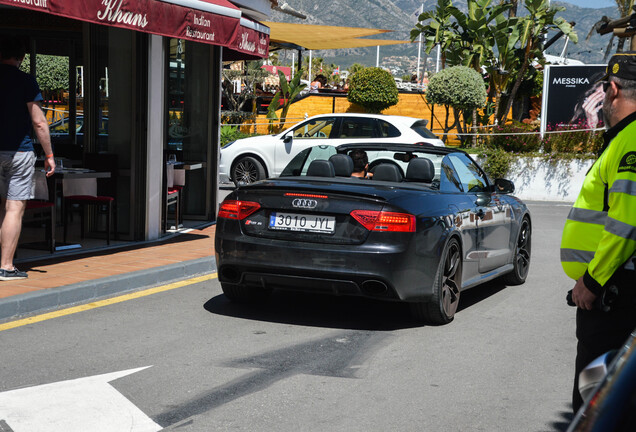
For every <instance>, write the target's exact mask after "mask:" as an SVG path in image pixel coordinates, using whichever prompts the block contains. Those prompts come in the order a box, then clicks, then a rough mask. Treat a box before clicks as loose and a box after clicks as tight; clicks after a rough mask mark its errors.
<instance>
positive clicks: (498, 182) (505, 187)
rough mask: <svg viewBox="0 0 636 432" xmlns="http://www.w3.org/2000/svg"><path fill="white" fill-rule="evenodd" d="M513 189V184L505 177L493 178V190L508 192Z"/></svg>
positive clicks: (502, 192) (511, 191)
mask: <svg viewBox="0 0 636 432" xmlns="http://www.w3.org/2000/svg"><path fill="white" fill-rule="evenodd" d="M514 191H515V184H514V183H513V182H511V181H510V180H506V179H495V190H494V191H493V192H496V193H501V194H510V193H513V192H514Z"/></svg>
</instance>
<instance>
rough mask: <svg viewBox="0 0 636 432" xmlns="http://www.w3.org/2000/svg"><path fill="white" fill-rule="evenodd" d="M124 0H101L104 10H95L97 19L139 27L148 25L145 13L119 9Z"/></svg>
mask: <svg viewBox="0 0 636 432" xmlns="http://www.w3.org/2000/svg"><path fill="white" fill-rule="evenodd" d="M123 1H124V0H102V5H104V10H100V11H98V12H97V19H99V20H101V21H109V22H113V23H124V24H128V25H132V26H136V27H140V28H144V27H146V26H147V25H148V19H147V18H146V14H141V13H135V12H130V11H126V10H122V9H121V4H122V3H123Z"/></svg>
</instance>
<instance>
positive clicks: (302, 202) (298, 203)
mask: <svg viewBox="0 0 636 432" xmlns="http://www.w3.org/2000/svg"><path fill="white" fill-rule="evenodd" d="M317 205H318V201H316V200H313V199H306V198H296V199H295V200H293V201H292V206H293V207H296V208H303V209H313V208H316V206H317Z"/></svg>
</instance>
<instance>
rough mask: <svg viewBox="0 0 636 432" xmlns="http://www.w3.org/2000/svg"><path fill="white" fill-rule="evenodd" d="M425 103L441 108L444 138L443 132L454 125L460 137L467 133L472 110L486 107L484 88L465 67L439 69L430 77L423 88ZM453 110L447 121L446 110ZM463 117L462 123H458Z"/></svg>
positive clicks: (475, 76) (447, 111)
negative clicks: (450, 118)
mask: <svg viewBox="0 0 636 432" xmlns="http://www.w3.org/2000/svg"><path fill="white" fill-rule="evenodd" d="M426 101H427V102H428V103H430V104H436V105H443V106H444V108H445V110H446V116H445V120H444V138H443V141H444V142H446V137H447V133H448V132H449V131H450V130H451V129H453V128H454V127H455V126H457V131H458V132H459V133H460V134H462V133H463V132H464V131H468V130H469V119H472V118H473V112H476V111H474V110H477V109H479V108H485V106H486V85H485V83H484V79H483V78H482V76H481V75H480V74H479V72H477V71H476V70H474V69H471V68H469V67H466V66H453V67H449V68H447V69H443V70H441V71H440V72H438V73H436V74H435V75H433V76H432V77H431V79H430V80H429V82H428V87H427V88H426ZM451 108H452V110H453V117H454V120H453V121H452V122H449V117H450V111H451V110H450V109H451ZM461 114H463V118H464V124H463V125H462V123H461V121H460V117H462V116H461ZM460 139H461V141H462V144H465V143H466V141H467V137H466V135H460Z"/></svg>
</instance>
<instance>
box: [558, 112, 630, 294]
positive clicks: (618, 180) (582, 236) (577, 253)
mask: <svg viewBox="0 0 636 432" xmlns="http://www.w3.org/2000/svg"><path fill="white" fill-rule="evenodd" d="M621 126H623V127H622V129H621ZM615 128H617V129H619V132H618V133H617V134H616V136H615V137H614V139H612V141H611V142H610V144H609V146H608V147H607V148H606V149H605V151H604V152H603V153H602V154H601V156H600V157H599V159H598V160H597V161H596V162H595V163H594V165H592V168H590V171H589V172H588V173H587V175H586V176H585V180H584V181H583V186H582V188H581V192H580V193H579V196H578V198H577V200H576V202H575V203H574V206H573V207H572V209H571V210H570V214H569V215H568V218H567V221H566V222H565V227H564V228H563V238H562V239H561V265H562V266H563V269H564V270H565V273H566V274H567V275H568V276H569V277H571V278H572V279H574V280H578V279H579V278H580V277H581V276H584V282H585V285H586V286H587V287H588V288H589V289H591V290H592V291H593V292H597V293H598V291H600V289H601V288H602V286H603V285H605V283H606V282H607V281H608V280H609V279H610V278H611V277H612V275H613V274H614V273H615V272H616V270H618V269H619V268H621V267H622V266H623V265H624V263H625V262H626V261H627V260H628V259H629V258H630V257H632V256H633V255H634V254H635V251H636V116H635V115H634V114H632V115H630V116H629V117H628V118H626V119H623V121H621V122H620V123H619V124H617V125H616V126H615ZM612 129H614V128H612ZM611 131H612V130H611V129H610V131H608V132H611ZM634 287H635V288H636V281H634Z"/></svg>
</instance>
